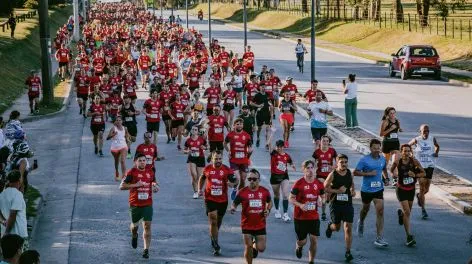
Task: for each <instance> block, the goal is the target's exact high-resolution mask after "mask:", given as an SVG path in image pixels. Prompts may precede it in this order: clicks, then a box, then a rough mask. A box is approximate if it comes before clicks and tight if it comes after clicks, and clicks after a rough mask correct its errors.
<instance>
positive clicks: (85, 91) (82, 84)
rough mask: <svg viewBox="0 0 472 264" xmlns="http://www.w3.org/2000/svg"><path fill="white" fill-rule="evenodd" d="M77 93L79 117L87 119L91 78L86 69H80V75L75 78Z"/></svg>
mask: <svg viewBox="0 0 472 264" xmlns="http://www.w3.org/2000/svg"><path fill="white" fill-rule="evenodd" d="M74 83H75V91H76V93H77V103H78V104H79V109H80V112H79V115H83V116H84V118H85V117H86V114H87V113H86V110H85V109H86V108H87V100H88V97H89V78H88V76H87V73H86V72H85V69H83V68H82V69H80V73H79V74H77V75H76V76H75V81H74Z"/></svg>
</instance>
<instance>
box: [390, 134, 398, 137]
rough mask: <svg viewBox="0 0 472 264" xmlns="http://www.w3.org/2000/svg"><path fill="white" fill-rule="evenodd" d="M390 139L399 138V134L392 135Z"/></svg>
mask: <svg viewBox="0 0 472 264" xmlns="http://www.w3.org/2000/svg"><path fill="white" fill-rule="evenodd" d="M390 138H398V134H397V133H392V134H390Z"/></svg>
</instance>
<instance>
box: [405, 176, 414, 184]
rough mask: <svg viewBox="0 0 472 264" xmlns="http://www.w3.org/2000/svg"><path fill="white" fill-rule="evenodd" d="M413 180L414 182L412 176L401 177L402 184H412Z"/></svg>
mask: <svg viewBox="0 0 472 264" xmlns="http://www.w3.org/2000/svg"><path fill="white" fill-rule="evenodd" d="M413 182H415V179H413V178H412V177H406V178H403V185H408V184H412V183H413Z"/></svg>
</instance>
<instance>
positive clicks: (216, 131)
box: [215, 127, 223, 134]
mask: <svg viewBox="0 0 472 264" xmlns="http://www.w3.org/2000/svg"><path fill="white" fill-rule="evenodd" d="M215 133H217V134H219V133H223V128H221V127H215Z"/></svg>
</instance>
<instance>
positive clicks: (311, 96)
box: [303, 89, 326, 103]
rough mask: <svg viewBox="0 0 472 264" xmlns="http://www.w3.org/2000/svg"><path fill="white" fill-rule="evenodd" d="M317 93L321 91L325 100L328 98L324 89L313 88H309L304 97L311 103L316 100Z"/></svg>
mask: <svg viewBox="0 0 472 264" xmlns="http://www.w3.org/2000/svg"><path fill="white" fill-rule="evenodd" d="M317 93H321V98H322V99H323V100H325V99H326V95H325V94H324V93H323V92H322V91H320V90H316V91H313V90H311V89H310V90H308V91H306V93H305V95H304V96H303V97H305V98H306V100H307V101H308V103H311V102H313V101H315V100H316V94H317Z"/></svg>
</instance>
